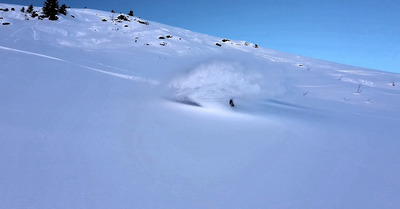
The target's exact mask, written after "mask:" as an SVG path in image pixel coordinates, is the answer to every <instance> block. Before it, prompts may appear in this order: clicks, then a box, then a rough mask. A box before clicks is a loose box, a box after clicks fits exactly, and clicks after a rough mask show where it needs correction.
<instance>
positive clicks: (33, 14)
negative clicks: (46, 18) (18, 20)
mask: <svg viewBox="0 0 400 209" xmlns="http://www.w3.org/2000/svg"><path fill="white" fill-rule="evenodd" d="M37 16H39V15H38V14H37V13H36V11H33V12H32V15H31V17H32V18H35V17H37Z"/></svg>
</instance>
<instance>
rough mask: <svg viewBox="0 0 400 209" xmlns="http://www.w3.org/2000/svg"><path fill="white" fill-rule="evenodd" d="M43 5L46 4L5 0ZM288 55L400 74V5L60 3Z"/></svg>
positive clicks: (148, 0) (321, 0)
mask: <svg viewBox="0 0 400 209" xmlns="http://www.w3.org/2000/svg"><path fill="white" fill-rule="evenodd" d="M0 1H1V0H0ZM3 2H6V3H13V4H21V5H28V4H31V3H33V4H34V5H35V6H42V5H43V2H44V0H32V1H27V0H3ZM59 2H60V4H63V3H65V4H66V5H67V6H70V7H77V8H79V7H84V6H87V7H88V8H92V9H100V10H105V11H111V10H112V9H113V10H115V11H116V12H125V13H127V12H128V11H129V10H133V11H134V13H135V16H140V17H142V18H144V19H147V20H151V21H156V22H160V23H164V24H168V25H172V26H176V27H181V28H185V29H189V30H192V31H196V32H200V33H205V34H209V35H213V36H218V37H224V38H230V39H234V40H246V41H249V42H253V43H257V44H258V45H260V46H262V47H265V48H271V49H275V50H279V51H283V52H289V53H293V54H299V55H304V56H309V57H314V58H319V59H324V60H329V61H334V62H339V63H344V64H349V65H354V66H360V67H366V68H372V69H379V70H384V71H391V72H397V73H400V1H396V0H390V1H389V0H303V1H301V0H297V1H296V0H274V1H273V0H263V1H262V0H229V1H228V0H200V1H190V0H168V1H166V0H136V1H132V0H118V1H97V0H96V1H95V0H88V1H81V0H65V1H62V0H59Z"/></svg>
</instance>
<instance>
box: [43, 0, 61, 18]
mask: <svg viewBox="0 0 400 209" xmlns="http://www.w3.org/2000/svg"><path fill="white" fill-rule="evenodd" d="M58 8H59V6H58V0H46V1H45V2H44V5H43V9H42V10H43V13H44V16H45V17H48V18H49V20H58V17H57V14H58Z"/></svg>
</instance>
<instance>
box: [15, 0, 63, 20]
mask: <svg viewBox="0 0 400 209" xmlns="http://www.w3.org/2000/svg"><path fill="white" fill-rule="evenodd" d="M67 8H68V7H67V6H66V5H65V4H63V5H61V7H60V6H59V5H58V0H46V1H45V2H44V3H43V8H42V11H43V15H40V16H39V15H38V12H39V11H35V10H34V8H33V5H32V4H31V5H29V7H28V8H27V9H26V10H25V7H22V8H21V12H23V13H25V12H26V13H29V14H31V17H33V18H35V17H37V16H39V19H44V18H49V20H58V17H57V15H58V14H63V15H67ZM25 19H26V20H28V19H29V18H28V16H27V15H26V14H25Z"/></svg>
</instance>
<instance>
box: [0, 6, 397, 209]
mask: <svg viewBox="0 0 400 209" xmlns="http://www.w3.org/2000/svg"><path fill="white" fill-rule="evenodd" d="M11 7H14V8H15V11H11V10H9V11H7V12H5V11H0V17H1V18H0V66H1V68H0V168H1V169H0V208H18V209H19V208H41V209H46V208H49V209H53V208H68V209H70V208H107V209H108V208H114V209H116V208H174V209H175V208H254V209H255V208H274V209H276V208H374V209H375V208H398V207H399V205H400V158H399V150H400V129H399V127H400V126H399V123H400V118H399V116H400V110H399V104H400V75H399V74H393V73H386V72H380V71H374V70H369V69H362V68H357V67H352V66H346V65H341V64H337V63H331V62H326V61H321V60H314V59H310V58H306V57H301V56H296V55H291V54H285V53H281V52H277V51H273V50H269V49H265V48H256V47H255V45H254V44H252V43H247V42H245V41H230V40H224V41H222V39H221V38H216V37H211V36H207V35H203V34H198V33H194V32H190V31H187V30H183V29H179V28H174V27H171V26H167V25H162V24H159V23H155V22H151V21H146V20H141V19H139V18H136V17H129V18H130V21H121V22H117V21H116V20H115V18H116V16H117V15H118V14H112V13H109V12H102V11H96V10H90V9H68V14H67V16H62V15H61V16H59V20H58V21H55V22H52V21H49V20H46V19H45V20H38V19H37V18H31V17H30V16H29V17H30V18H29V20H25V14H24V13H22V12H20V9H21V6H18V5H7V4H0V8H3V9H4V8H9V9H11ZM26 8H27V7H25V9H26ZM35 9H36V10H39V9H40V8H35ZM145 22H148V23H149V24H148V25H147V24H142V23H145ZM3 23H9V24H3ZM216 43H219V44H220V45H221V46H218V45H216ZM230 99H233V101H234V103H235V107H233V108H232V107H230V106H229V100H230Z"/></svg>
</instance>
